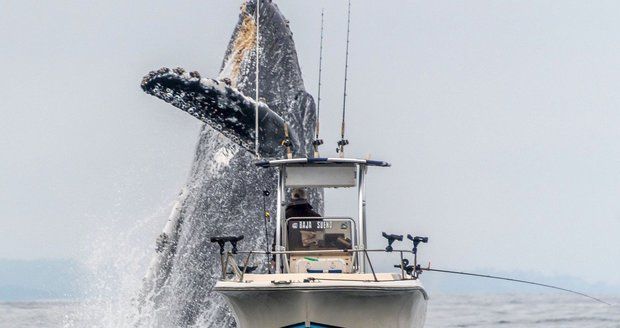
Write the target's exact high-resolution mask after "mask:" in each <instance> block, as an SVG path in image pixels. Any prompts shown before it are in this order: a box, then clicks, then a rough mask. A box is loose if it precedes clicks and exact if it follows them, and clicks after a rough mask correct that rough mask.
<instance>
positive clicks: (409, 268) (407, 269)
mask: <svg viewBox="0 0 620 328" xmlns="http://www.w3.org/2000/svg"><path fill="white" fill-rule="evenodd" d="M394 267H395V268H399V269H401V268H402V269H403V270H404V271H405V272H407V274H408V275H410V276H412V275H413V270H416V268H415V267H414V266H413V265H409V260H408V259H403V260H402V261H401V264H394ZM416 271H417V270H416Z"/></svg>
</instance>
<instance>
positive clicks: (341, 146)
mask: <svg viewBox="0 0 620 328" xmlns="http://www.w3.org/2000/svg"><path fill="white" fill-rule="evenodd" d="M350 26H351V0H349V9H348V12H347V51H346V57H345V62H344V95H343V97H342V125H341V126H340V141H338V148H337V149H336V151H337V152H338V153H339V154H340V157H341V158H342V157H344V146H346V145H348V144H349V140H346V139H345V138H344V122H345V114H346V110H347V77H348V72H349V34H350Z"/></svg>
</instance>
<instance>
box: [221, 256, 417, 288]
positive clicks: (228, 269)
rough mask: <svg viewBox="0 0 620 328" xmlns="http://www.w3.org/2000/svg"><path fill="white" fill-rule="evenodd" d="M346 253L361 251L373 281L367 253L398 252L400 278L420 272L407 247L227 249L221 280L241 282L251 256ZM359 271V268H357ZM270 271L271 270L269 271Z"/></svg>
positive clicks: (406, 277) (222, 257)
mask: <svg viewBox="0 0 620 328" xmlns="http://www.w3.org/2000/svg"><path fill="white" fill-rule="evenodd" d="M343 253H344V254H347V253H363V256H364V257H365V258H366V260H367V261H368V262H367V263H368V266H369V267H370V271H371V272H372V276H373V280H374V281H375V282H379V279H377V273H376V272H375V269H374V266H373V265H372V261H371V259H370V255H369V253H398V254H399V256H400V262H399V263H400V264H399V265H395V266H394V267H396V268H400V279H401V280H411V279H417V278H418V275H419V273H420V272H421V270H420V267H419V265H418V264H417V256H416V254H415V252H413V251H412V250H407V249H394V250H391V251H387V250H385V249H324V250H303V251H265V250H250V251H244V250H234V251H227V252H224V253H221V266H222V272H221V274H222V275H221V280H224V281H233V282H243V278H244V276H245V274H246V273H250V272H252V271H254V270H255V269H256V268H257V267H256V266H253V267H250V266H248V265H249V263H250V262H251V261H252V259H253V257H254V256H256V255H259V256H260V255H266V256H268V257H271V256H272V255H275V256H278V255H295V254H297V255H311V254H343ZM405 254H412V255H413V256H414V263H413V264H412V265H409V260H407V259H405ZM236 255H242V257H243V265H241V266H239V265H238V264H237V261H236V259H235V256H236ZM285 262H286V261H285ZM357 271H359V270H357ZM269 273H271V271H270V272H269ZM351 274H359V273H358V272H354V273H351Z"/></svg>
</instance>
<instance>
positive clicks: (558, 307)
mask: <svg viewBox="0 0 620 328" xmlns="http://www.w3.org/2000/svg"><path fill="white" fill-rule="evenodd" d="M605 300H607V301H609V302H610V303H612V304H620V297H606V298H605ZM105 304H109V303H108V302H103V303H102V304H100V305H97V304H96V303H93V302H89V303H88V304H84V303H79V302H67V301H46V302H5V303H0V328H30V327H37V328H38V327H50V328H54V327H63V328H64V327H66V328H73V327H101V328H104V327H105V328H112V327H115V328H116V327H119V324H118V323H119V322H123V320H122V318H106V316H110V315H114V314H113V312H110V311H108V305H105ZM119 319H120V320H119ZM109 322H114V324H109ZM386 327H387V326H386ZM425 327H427V328H439V327H441V328H444V327H562V328H571V327H580V328H583V327H588V328H589V327H592V328H597V327H606V328H612V327H615V328H620V307H619V306H607V305H604V304H600V303H596V302H593V301H590V300H588V299H585V298H580V297H574V296H571V295H564V294H543V295H538V294H486V295H431V299H430V301H429V306H428V315H427V320H426V326H425Z"/></svg>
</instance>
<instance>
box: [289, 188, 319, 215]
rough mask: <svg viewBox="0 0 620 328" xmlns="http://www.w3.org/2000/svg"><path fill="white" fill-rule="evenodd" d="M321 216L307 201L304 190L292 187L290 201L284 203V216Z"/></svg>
mask: <svg viewBox="0 0 620 328" xmlns="http://www.w3.org/2000/svg"><path fill="white" fill-rule="evenodd" d="M299 217H321V215H320V214H319V213H317V212H315V211H314V210H313V209H312V205H310V203H308V198H307V196H306V191H305V190H303V189H301V188H296V189H293V191H292V192H291V201H290V202H289V203H288V205H286V218H287V219H288V218H299Z"/></svg>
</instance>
